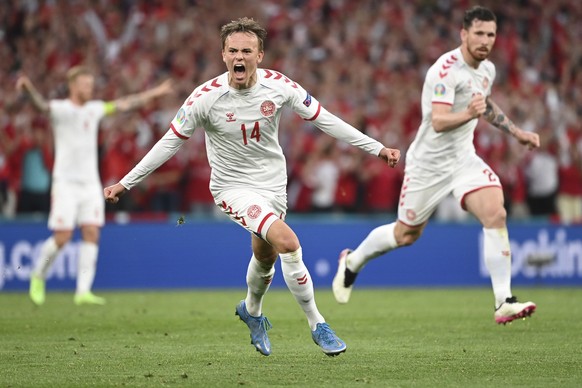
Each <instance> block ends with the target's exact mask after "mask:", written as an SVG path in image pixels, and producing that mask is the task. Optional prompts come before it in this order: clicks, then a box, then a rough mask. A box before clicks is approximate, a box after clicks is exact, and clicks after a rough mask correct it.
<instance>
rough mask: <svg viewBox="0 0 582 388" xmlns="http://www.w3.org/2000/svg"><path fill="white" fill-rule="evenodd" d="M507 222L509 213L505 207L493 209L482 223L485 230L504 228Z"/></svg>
mask: <svg viewBox="0 0 582 388" xmlns="http://www.w3.org/2000/svg"><path fill="white" fill-rule="evenodd" d="M506 222H507V211H506V210H505V208H504V207H503V206H498V207H495V208H493V209H491V210H490V211H489V212H488V213H487V215H486V217H484V219H483V221H482V223H483V226H484V227H485V228H503V227H504V226H505V224H506Z"/></svg>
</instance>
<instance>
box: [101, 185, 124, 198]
mask: <svg viewBox="0 0 582 388" xmlns="http://www.w3.org/2000/svg"><path fill="white" fill-rule="evenodd" d="M126 191H127V189H126V188H125V187H123V185H122V184H121V183H116V184H114V185H112V186H108V187H106V188H104V189H103V195H104V196H105V200H106V201H107V202H109V203H117V202H119V198H120V197H121V196H122V195H123V194H125V192H126Z"/></svg>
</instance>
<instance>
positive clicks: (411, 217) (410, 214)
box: [406, 209, 416, 221]
mask: <svg viewBox="0 0 582 388" xmlns="http://www.w3.org/2000/svg"><path fill="white" fill-rule="evenodd" d="M406 218H408V219H409V220H410V221H414V220H415V219H416V212H415V211H414V210H412V209H408V210H407V211H406Z"/></svg>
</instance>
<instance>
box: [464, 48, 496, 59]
mask: <svg viewBox="0 0 582 388" xmlns="http://www.w3.org/2000/svg"><path fill="white" fill-rule="evenodd" d="M479 49H480V47H477V48H475V49H474V50H471V49H468V50H467V51H469V54H470V55H471V56H472V57H473V59H474V60H475V61H477V62H483V61H484V60H485V59H487V58H488V57H489V53H490V52H491V50H487V51H486V52H485V51H481V50H479Z"/></svg>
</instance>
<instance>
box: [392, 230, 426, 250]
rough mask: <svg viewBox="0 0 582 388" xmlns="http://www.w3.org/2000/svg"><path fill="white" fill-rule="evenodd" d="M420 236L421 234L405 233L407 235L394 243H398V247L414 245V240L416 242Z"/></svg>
mask: <svg viewBox="0 0 582 388" xmlns="http://www.w3.org/2000/svg"><path fill="white" fill-rule="evenodd" d="M420 235H421V232H415V233H407V234H404V235H402V236H401V237H400V238H397V239H396V242H397V243H398V246H399V247H406V246H409V245H412V244H414V243H415V242H416V240H418V238H419V237H420Z"/></svg>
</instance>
